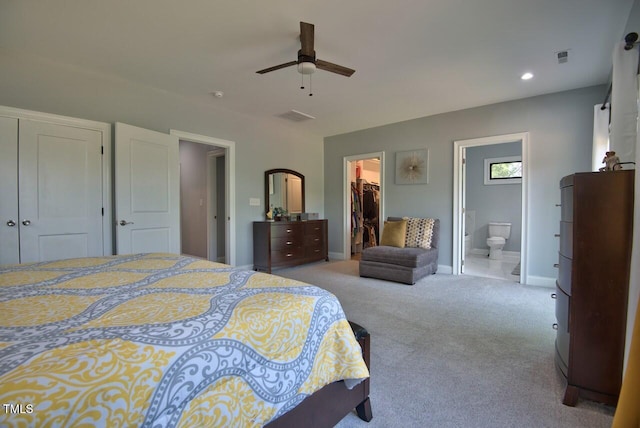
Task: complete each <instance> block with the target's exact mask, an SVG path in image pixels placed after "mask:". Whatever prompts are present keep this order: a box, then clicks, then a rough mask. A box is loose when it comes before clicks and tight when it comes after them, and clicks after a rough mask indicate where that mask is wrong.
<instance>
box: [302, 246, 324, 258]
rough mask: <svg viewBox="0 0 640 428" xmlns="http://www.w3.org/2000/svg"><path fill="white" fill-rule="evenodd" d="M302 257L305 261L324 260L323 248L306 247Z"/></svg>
mask: <svg viewBox="0 0 640 428" xmlns="http://www.w3.org/2000/svg"><path fill="white" fill-rule="evenodd" d="M304 256H305V258H307V259H314V260H321V259H324V258H325V255H324V248H322V245H320V246H317V247H306V248H305V249H304Z"/></svg>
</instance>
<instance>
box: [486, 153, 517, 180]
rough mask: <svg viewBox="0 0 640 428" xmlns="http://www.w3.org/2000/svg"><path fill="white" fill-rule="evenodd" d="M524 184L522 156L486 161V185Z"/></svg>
mask: <svg viewBox="0 0 640 428" xmlns="http://www.w3.org/2000/svg"><path fill="white" fill-rule="evenodd" d="M520 183H522V156H507V157H501V158H488V159H485V160H484V184H520Z"/></svg>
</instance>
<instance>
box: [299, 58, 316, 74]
mask: <svg viewBox="0 0 640 428" xmlns="http://www.w3.org/2000/svg"><path fill="white" fill-rule="evenodd" d="M315 71H316V64H315V63H313V62H311V61H303V62H299V63H298V73H300V74H313V73H314V72H315Z"/></svg>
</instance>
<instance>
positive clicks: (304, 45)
mask: <svg viewBox="0 0 640 428" xmlns="http://www.w3.org/2000/svg"><path fill="white" fill-rule="evenodd" d="M313 36H314V26H313V24H309V23H307V22H300V45H301V48H300V50H299V51H298V60H297V61H289V62H285V63H284V64H280V65H274V66H273V67H269V68H265V69H264V70H259V71H256V73H258V74H265V73H269V72H271V71H275V70H280V69H281V68H286V67H290V66H292V65H296V64H297V65H298V72H299V73H301V74H312V73H313V72H314V71H316V68H317V69H320V70H324V71H330V72H331V73H336V74H341V75H343V76H346V77H349V76H351V75H352V74H353V73H355V72H356V71H355V70H353V69H351V68H348V67H344V66H342V65H338V64H334V63H331V62H328V61H323V60H321V59H316V51H315V50H313Z"/></svg>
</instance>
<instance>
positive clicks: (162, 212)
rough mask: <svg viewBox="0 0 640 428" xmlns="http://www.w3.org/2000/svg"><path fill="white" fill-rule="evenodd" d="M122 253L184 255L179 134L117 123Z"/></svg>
mask: <svg viewBox="0 0 640 428" xmlns="http://www.w3.org/2000/svg"><path fill="white" fill-rule="evenodd" d="M115 179H116V223H117V224H116V230H117V233H116V248H117V254H130V253H148V252H169V253H175V254H180V157H179V151H178V138H177V137H175V136H173V135H168V134H163V133H160V132H155V131H151V130H148V129H143V128H137V127H135V126H131V125H126V124H124V123H116V139H115Z"/></svg>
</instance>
